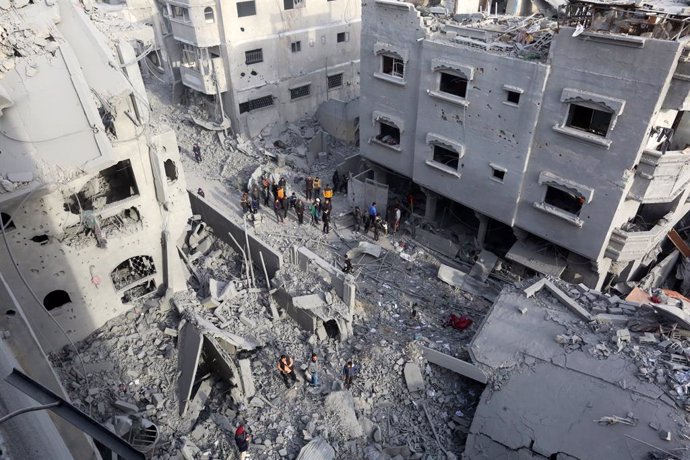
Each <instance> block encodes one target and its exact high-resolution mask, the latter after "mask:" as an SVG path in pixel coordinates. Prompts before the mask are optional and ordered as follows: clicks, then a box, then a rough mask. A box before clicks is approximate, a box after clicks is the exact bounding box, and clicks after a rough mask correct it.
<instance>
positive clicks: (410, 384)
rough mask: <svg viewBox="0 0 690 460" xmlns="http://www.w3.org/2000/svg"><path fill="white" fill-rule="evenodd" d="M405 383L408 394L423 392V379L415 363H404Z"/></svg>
mask: <svg viewBox="0 0 690 460" xmlns="http://www.w3.org/2000/svg"><path fill="white" fill-rule="evenodd" d="M404 374H405V383H407V389H408V390H409V391H410V393H414V392H417V391H424V377H423V376H422V371H421V370H420V369H419V366H417V365H416V364H415V363H405V368H404Z"/></svg>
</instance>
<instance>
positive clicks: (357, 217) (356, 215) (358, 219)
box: [352, 206, 362, 233]
mask: <svg viewBox="0 0 690 460" xmlns="http://www.w3.org/2000/svg"><path fill="white" fill-rule="evenodd" d="M352 218H353V219H354V221H355V229H354V231H355V232H356V233H359V230H360V227H361V225H362V211H361V210H360V209H359V206H355V210H354V211H352Z"/></svg>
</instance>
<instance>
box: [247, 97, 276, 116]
mask: <svg viewBox="0 0 690 460" xmlns="http://www.w3.org/2000/svg"><path fill="white" fill-rule="evenodd" d="M272 105H273V96H264V97H260V98H258V99H252V100H250V101H247V102H242V103H241V104H240V113H245V112H251V111H252V110H256V109H262V108H264V107H270V106H272Z"/></svg>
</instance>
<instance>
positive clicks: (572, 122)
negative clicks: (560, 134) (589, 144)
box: [566, 104, 613, 136]
mask: <svg viewBox="0 0 690 460" xmlns="http://www.w3.org/2000/svg"><path fill="white" fill-rule="evenodd" d="M612 118H613V114H612V113H610V112H605V111H603V110H597V109H593V108H591V107H586V106H584V105H578V104H570V110H569V111H568V121H567V123H566V125H567V126H569V127H571V128H575V129H579V130H581V131H587V132H589V133H592V134H596V135H597V136H606V133H607V132H608V130H609V127H610V126H611V119H612Z"/></svg>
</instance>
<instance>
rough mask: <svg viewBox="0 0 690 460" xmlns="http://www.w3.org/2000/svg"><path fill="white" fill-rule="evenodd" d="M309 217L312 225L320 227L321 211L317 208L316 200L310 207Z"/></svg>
mask: <svg viewBox="0 0 690 460" xmlns="http://www.w3.org/2000/svg"><path fill="white" fill-rule="evenodd" d="M309 215H311V224H312V225H319V210H318V208H317V207H316V200H314V201H312V203H311V204H310V205H309Z"/></svg>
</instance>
